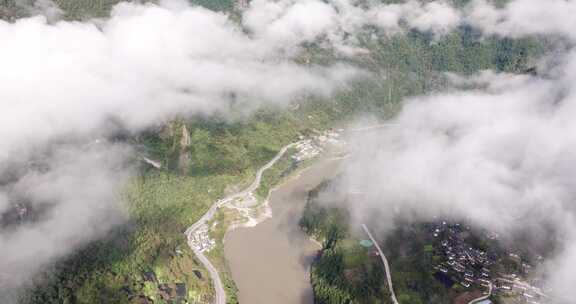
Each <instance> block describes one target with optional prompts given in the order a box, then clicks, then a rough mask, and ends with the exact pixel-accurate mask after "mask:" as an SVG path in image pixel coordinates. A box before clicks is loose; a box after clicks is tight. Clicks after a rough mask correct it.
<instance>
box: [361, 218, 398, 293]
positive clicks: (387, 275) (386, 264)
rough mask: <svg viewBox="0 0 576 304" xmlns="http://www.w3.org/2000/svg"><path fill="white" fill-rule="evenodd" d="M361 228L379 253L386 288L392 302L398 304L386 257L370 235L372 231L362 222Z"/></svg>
mask: <svg viewBox="0 0 576 304" xmlns="http://www.w3.org/2000/svg"><path fill="white" fill-rule="evenodd" d="M362 229H364V232H366V234H367V235H368V237H369V238H370V240H371V241H372V243H374V246H376V249H377V250H378V253H379V254H380V258H382V263H383V264H384V270H385V272H386V280H387V281H388V288H389V289H390V299H391V300H392V303H394V304H398V300H397V299H396V294H394V287H393V286H392V275H391V274H390V266H389V265H388V259H386V256H385V255H384V252H382V249H380V245H378V242H376V240H375V239H374V237H372V233H370V230H368V227H366V225H364V224H362Z"/></svg>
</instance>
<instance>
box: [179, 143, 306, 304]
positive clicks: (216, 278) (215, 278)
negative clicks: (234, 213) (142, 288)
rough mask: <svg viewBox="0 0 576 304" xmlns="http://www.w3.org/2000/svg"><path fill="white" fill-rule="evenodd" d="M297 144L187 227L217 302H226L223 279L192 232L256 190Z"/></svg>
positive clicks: (194, 250) (281, 153) (190, 244)
mask: <svg viewBox="0 0 576 304" xmlns="http://www.w3.org/2000/svg"><path fill="white" fill-rule="evenodd" d="M296 144H297V142H296V143H291V144H288V145H286V146H284V147H283V148H282V149H281V150H280V151H279V152H278V154H276V156H274V158H272V160H270V161H269V162H268V163H267V164H265V165H264V166H262V167H261V168H260V169H258V171H257V172H256V177H255V178H254V181H253V182H252V184H250V185H249V186H248V187H247V188H246V189H244V190H242V191H240V192H237V193H234V194H232V195H229V196H227V197H225V198H223V199H220V200H218V201H216V202H215V203H214V204H212V206H210V209H208V211H207V212H206V213H204V215H203V216H202V217H201V218H200V219H199V220H198V221H197V222H196V223H194V224H192V225H191V226H190V227H188V229H186V232H184V233H185V234H186V237H187V239H188V246H190V248H191V249H192V251H193V252H194V254H195V255H196V257H198V260H200V262H201V263H202V264H203V265H204V267H206V269H207V270H208V273H209V274H210V278H211V279H212V285H213V286H214V290H215V297H214V303H215V304H226V292H225V291H224V285H223V284H222V280H221V279H220V274H218V270H216V268H215V267H214V265H212V263H210V260H208V258H207V257H206V256H205V255H204V253H202V252H200V251H199V250H196V249H195V248H194V246H193V245H192V242H191V239H192V234H193V233H194V231H195V230H196V229H198V228H199V227H201V226H202V225H204V224H206V222H208V221H209V220H210V219H212V217H213V216H214V214H215V213H216V211H217V210H218V208H220V207H222V206H224V205H226V204H227V203H230V202H231V201H233V200H234V199H237V198H240V197H242V196H245V195H247V194H249V193H250V192H252V191H254V190H256V189H257V188H258V187H259V186H260V182H261V181H262V175H263V174H264V171H266V170H268V169H269V168H270V167H272V166H273V165H274V164H275V163H276V162H277V161H278V160H279V159H280V158H281V157H282V156H283V155H284V154H285V153H286V151H288V149H290V148H291V147H293V146H295V145H296Z"/></svg>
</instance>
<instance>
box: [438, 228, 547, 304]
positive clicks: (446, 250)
mask: <svg viewBox="0 0 576 304" xmlns="http://www.w3.org/2000/svg"><path fill="white" fill-rule="evenodd" d="M429 230H430V233H431V234H432V237H433V238H434V240H435V241H434V247H433V250H434V255H435V256H436V259H435V265H434V268H435V269H436V270H437V272H436V274H435V277H436V278H437V279H438V280H440V281H441V282H442V283H444V284H445V285H447V286H451V285H453V284H455V283H458V284H460V285H461V286H463V287H464V288H471V287H477V288H478V287H479V288H482V289H484V290H485V294H488V293H492V294H500V295H504V296H509V297H513V298H515V299H516V300H517V302H516V303H529V304H538V303H542V302H541V301H543V300H544V299H545V295H544V294H543V293H542V291H541V289H540V288H538V287H535V286H533V285H531V284H529V283H527V282H526V281H524V280H523V279H522V277H523V275H527V274H529V273H530V271H531V266H530V265H529V264H528V263H526V262H522V259H521V258H520V257H519V256H518V255H517V254H515V253H506V254H507V257H506V258H507V259H509V260H513V261H515V262H516V263H518V265H521V267H520V270H519V271H518V273H497V272H496V271H495V270H494V269H495V268H496V267H494V266H495V265H496V264H497V263H499V261H500V259H501V258H502V257H500V256H497V255H496V254H495V253H493V252H490V250H488V251H484V250H482V249H479V248H475V247H474V246H473V245H471V244H469V243H468V242H467V237H469V236H470V233H471V232H470V227H468V226H464V225H462V224H459V223H448V222H447V221H439V222H437V223H435V224H432V225H430V226H429ZM495 236H496V234H494V233H490V232H487V233H486V236H485V237H486V238H487V239H491V240H494V239H495Z"/></svg>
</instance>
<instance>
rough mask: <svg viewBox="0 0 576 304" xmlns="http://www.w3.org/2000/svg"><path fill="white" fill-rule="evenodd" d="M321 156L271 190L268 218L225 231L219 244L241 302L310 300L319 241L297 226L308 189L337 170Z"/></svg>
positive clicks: (294, 303)
mask: <svg viewBox="0 0 576 304" xmlns="http://www.w3.org/2000/svg"><path fill="white" fill-rule="evenodd" d="M337 170H338V161H337V160H323V161H320V162H318V163H316V164H315V165H313V166H312V167H310V168H308V169H307V170H305V171H304V172H302V173H301V174H300V176H298V177H294V178H292V179H290V180H288V181H287V182H285V183H284V184H282V185H280V186H279V187H278V188H276V189H275V190H274V191H272V193H271V195H270V198H269V201H270V207H271V208H272V218H270V219H267V220H265V221H264V222H262V223H260V224H258V225H256V226H255V227H251V228H238V229H236V230H233V231H230V232H229V233H228V234H227V235H226V239H225V242H224V250H225V254H226V259H227V261H228V264H229V266H230V269H231V272H232V278H233V279H234V281H235V282H236V285H237V286H238V289H239V301H240V303H241V304H246V303H249V304H264V303H265V304H270V303H275V304H299V303H301V304H312V303H313V294H312V287H311V285H310V274H309V269H310V264H311V262H312V259H313V257H314V255H315V254H316V252H317V250H318V249H319V246H318V245H317V244H315V243H314V242H312V241H310V240H309V239H308V237H307V236H306V234H304V233H303V232H302V231H301V230H300V228H299V227H298V221H299V219H300V216H301V215H302V211H303V209H304V206H305V205H306V198H307V194H308V191H309V190H311V189H312V188H314V187H316V186H317V185H319V184H320V183H321V182H322V181H323V180H325V179H326V178H330V177H332V176H334V175H335V174H336V173H337Z"/></svg>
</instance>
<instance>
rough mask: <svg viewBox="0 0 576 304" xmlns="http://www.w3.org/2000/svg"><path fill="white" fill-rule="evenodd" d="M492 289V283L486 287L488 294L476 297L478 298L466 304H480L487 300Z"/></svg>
mask: <svg viewBox="0 0 576 304" xmlns="http://www.w3.org/2000/svg"><path fill="white" fill-rule="evenodd" d="M492 288H493V287H492V283H490V285H488V294H487V295H483V296H481V297H478V298H476V299H474V300H472V301H470V302H468V304H476V303H479V302H482V301H484V300H487V299H489V298H490V296H492Z"/></svg>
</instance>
